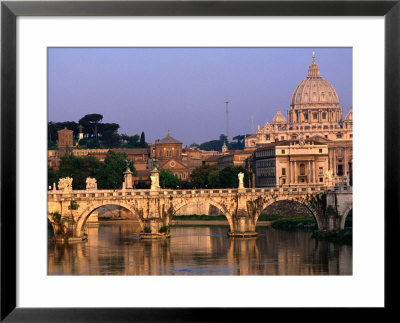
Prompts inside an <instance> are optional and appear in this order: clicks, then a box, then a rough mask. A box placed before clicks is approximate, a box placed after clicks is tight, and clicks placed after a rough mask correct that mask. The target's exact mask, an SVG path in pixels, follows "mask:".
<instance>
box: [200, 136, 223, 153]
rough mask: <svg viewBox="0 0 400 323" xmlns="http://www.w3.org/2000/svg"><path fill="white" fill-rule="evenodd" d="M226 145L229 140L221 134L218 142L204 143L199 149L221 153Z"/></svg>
mask: <svg viewBox="0 0 400 323" xmlns="http://www.w3.org/2000/svg"><path fill="white" fill-rule="evenodd" d="M224 143H226V144H227V145H228V138H227V137H226V136H225V135H224V134H221V135H220V136H219V139H218V140H211V141H206V142H203V143H202V144H201V145H200V146H199V147H200V149H202V150H217V151H221V150H222V146H223V145H224Z"/></svg>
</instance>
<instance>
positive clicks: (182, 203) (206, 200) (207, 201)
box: [168, 198, 234, 230]
mask: <svg viewBox="0 0 400 323" xmlns="http://www.w3.org/2000/svg"><path fill="white" fill-rule="evenodd" d="M191 203H205V204H209V205H212V206H215V207H216V208H217V209H218V210H220V211H221V212H223V214H224V216H225V218H226V219H227V220H228V223H229V227H230V229H231V230H233V228H234V226H233V219H232V217H231V216H230V214H229V212H228V211H227V210H226V208H225V207H224V206H223V205H222V204H220V203H218V202H216V201H214V200H212V199H210V198H204V199H203V198H202V199H199V198H189V199H185V200H183V201H180V202H179V203H178V204H176V205H174V211H173V214H171V215H170V216H171V219H172V216H173V215H174V214H176V212H178V211H179V209H181V208H182V207H184V206H185V205H188V204H191ZM171 219H169V221H168V222H170V220H171Z"/></svg>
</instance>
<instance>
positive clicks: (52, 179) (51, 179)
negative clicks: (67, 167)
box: [47, 166, 59, 187]
mask: <svg viewBox="0 0 400 323" xmlns="http://www.w3.org/2000/svg"><path fill="white" fill-rule="evenodd" d="M58 179H59V177H58V173H57V171H55V170H53V168H52V167H50V166H48V169H47V183H48V186H51V187H53V183H57V182H58Z"/></svg>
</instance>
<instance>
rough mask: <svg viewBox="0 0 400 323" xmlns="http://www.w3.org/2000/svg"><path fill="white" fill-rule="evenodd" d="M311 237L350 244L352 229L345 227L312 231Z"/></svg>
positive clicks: (351, 241)
mask: <svg viewBox="0 0 400 323" xmlns="http://www.w3.org/2000/svg"><path fill="white" fill-rule="evenodd" d="M312 237H313V238H315V239H322V240H326V241H330V242H334V243H338V244H348V245H351V244H352V243H353V230H352V229H351V228H345V229H344V230H332V231H314V232H313V234H312Z"/></svg>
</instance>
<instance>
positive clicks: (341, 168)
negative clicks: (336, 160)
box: [337, 165, 343, 176]
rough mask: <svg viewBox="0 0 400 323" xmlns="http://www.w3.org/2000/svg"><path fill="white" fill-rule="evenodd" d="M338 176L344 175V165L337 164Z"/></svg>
mask: <svg viewBox="0 0 400 323" xmlns="http://www.w3.org/2000/svg"><path fill="white" fill-rule="evenodd" d="M337 174H338V176H343V165H337Z"/></svg>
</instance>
